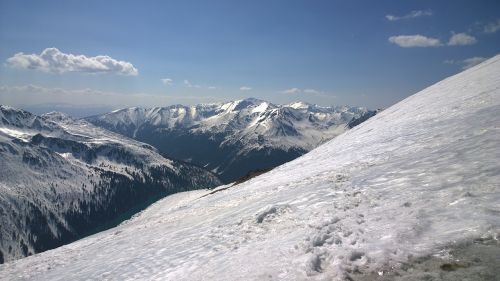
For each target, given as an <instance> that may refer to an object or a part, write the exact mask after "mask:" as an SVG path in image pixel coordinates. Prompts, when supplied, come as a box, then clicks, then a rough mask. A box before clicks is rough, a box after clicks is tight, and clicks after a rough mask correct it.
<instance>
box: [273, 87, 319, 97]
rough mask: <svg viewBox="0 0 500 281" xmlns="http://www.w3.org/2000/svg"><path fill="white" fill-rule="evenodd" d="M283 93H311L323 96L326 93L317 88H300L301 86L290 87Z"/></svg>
mask: <svg viewBox="0 0 500 281" xmlns="http://www.w3.org/2000/svg"><path fill="white" fill-rule="evenodd" d="M281 93H283V94H309V95H318V96H323V95H325V93H324V92H321V91H318V90H315V89H299V88H290V89H286V90H283V91H281Z"/></svg>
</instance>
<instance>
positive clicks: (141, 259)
mask: <svg viewBox="0 0 500 281" xmlns="http://www.w3.org/2000/svg"><path fill="white" fill-rule="evenodd" d="M499 73H500V56H496V57H494V58H492V59H490V60H488V61H486V62H484V63H482V64H480V65H478V66H476V67H473V68H471V69H469V70H466V71H464V72H463V73H460V74H458V75H455V76H453V77H450V78H448V79H445V80H443V81H441V82H439V83H437V84H435V85H433V86H431V87H429V88H427V89H425V90H423V91H421V92H419V93H417V94H415V95H413V96H411V97H409V98H407V99H405V100H403V101H401V102H400V103H398V104H396V105H394V106H392V107H390V108H389V109H386V110H385V111H383V112H381V113H379V114H377V115H376V116H375V117H373V118H371V119H370V120H368V121H366V122H365V123H363V124H362V125H359V126H357V127H355V128H354V129H352V130H349V131H347V132H346V133H344V134H342V135H341V136H339V137H337V138H335V139H333V140H332V141H330V142H328V143H326V144H324V145H322V146H320V147H318V148H317V149H315V150H313V151H311V152H310V153H308V154H306V155H304V156H302V157H300V158H298V159H296V160H294V161H292V162H289V163H287V164H285V165H282V166H280V167H278V168H275V169H274V170H272V171H270V172H268V173H266V174H263V175H261V176H259V177H256V178H253V179H251V180H250V181H247V182H245V183H243V184H240V185H237V186H234V187H230V188H228V189H226V190H222V191H220V192H217V193H213V194H208V191H193V192H187V193H182V194H176V195H173V196H169V197H167V198H165V199H163V200H161V201H159V202H157V203H155V204H154V205H153V206H151V207H150V208H148V209H147V210H145V211H144V212H142V213H141V214H139V215H137V216H136V217H134V218H133V219H131V220H130V221H128V222H126V223H124V224H122V225H120V226H118V227H116V228H114V229H110V230H108V231H105V232H102V233H99V234H96V235H94V236H91V237H88V238H86V239H82V240H80V241H77V242H76V243H72V244H70V245H67V246H64V247H61V248H58V249H56V250H53V251H48V252H45V253H42V254H40V255H36V256H33V257H28V258H25V259H22V260H18V261H15V262H12V263H8V264H5V265H3V266H1V267H0V272H1V274H0V276H1V277H0V278H3V279H5V280H24V279H28V280H30V279H36V280H87V279H91V280H104V279H105V280H138V279H140V280H304V279H311V280H358V279H362V278H364V277H365V276H368V275H369V274H371V273H372V272H374V276H378V275H379V274H378V273H380V274H383V275H385V274H388V273H389V274H390V272H391V271H394V270H397V269H398V268H403V269H404V268H405V267H406V268H407V266H406V265H405V262H407V261H409V260H412V259H415V258H416V257H421V256H429V255H431V256H432V255H436V257H434V258H436V259H438V260H443V261H448V260H450V259H452V258H453V257H449V256H448V255H447V253H448V250H449V249H452V248H453V247H455V246H456V245H459V244H461V243H466V242H469V241H473V239H476V240H475V241H490V242H488V243H492V245H498V238H499V235H500V216H499V215H498V214H499V213H500V185H499V183H500V163H499V160H498V159H500V150H499V149H498V147H499V146H500V128H499V124H500V114H499V113H500V76H499V75H498V74H499ZM469 245H472V244H469ZM497 257H498V255H497ZM483 258H485V257H483V256H480V259H474V260H473V261H471V264H465V265H463V264H460V263H459V264H458V265H455V268H456V269H457V271H456V272H458V273H459V274H462V273H464V272H467V271H466V270H467V269H469V268H473V267H474V264H473V263H477V262H480V261H481V260H483ZM452 261H453V262H459V261H454V260H453V259H452ZM453 266H454V265H453V264H450V265H445V266H444V267H441V268H442V269H443V270H441V272H438V273H434V272H427V273H425V272H422V274H424V275H422V276H420V279H422V278H423V279H422V280H435V279H436V278H438V277H439V276H441V275H437V276H434V277H433V275H432V274H455V273H454V272H453V270H455V269H454V267H453ZM436 267H437V269H438V270H440V269H439V265H437V266H436ZM403 269H402V270H403ZM448 269H449V270H448ZM489 270H492V268H491V267H481V271H480V272H479V274H478V275H476V276H475V277H476V278H470V279H469V280H476V279H480V280H487V279H481V278H483V277H485V276H486V278H487V277H488V276H489V278H490V279H489V280H493V278H495V277H494V275H486V274H488V271H489ZM493 270H494V268H493ZM408 274H410V273H408ZM462 277H463V276H462ZM433 278H434V279H433ZM458 278H460V277H458ZM458 278H456V279H458ZM420 279H419V280H420ZM363 280H372V279H370V278H369V279H363ZM405 280H414V279H411V278H410V279H405ZM451 280H453V279H451Z"/></svg>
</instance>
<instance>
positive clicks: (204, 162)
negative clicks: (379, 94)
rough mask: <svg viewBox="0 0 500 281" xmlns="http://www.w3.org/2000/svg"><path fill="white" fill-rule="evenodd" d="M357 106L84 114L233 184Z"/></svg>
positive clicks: (250, 102)
mask: <svg viewBox="0 0 500 281" xmlns="http://www.w3.org/2000/svg"><path fill="white" fill-rule="evenodd" d="M369 112H371V113H372V115H374V113H375V111H368V110H367V109H366V108H363V107H349V106H337V107H321V106H318V105H312V104H307V103H304V102H295V103H291V104H287V105H276V104H272V103H270V102H267V101H264V100H259V99H254V98H248V99H244V100H237V101H231V102H226V103H213V104H199V105H194V106H184V105H173V106H168V107H154V108H139V107H132V108H125V109H121V110H116V111H113V112H110V113H107V114H102V115H97V116H92V117H88V118H85V120H86V121H88V122H90V123H93V124H94V125H96V126H100V127H102V128H105V129H107V130H110V131H114V132H116V133H120V134H123V135H125V136H128V137H130V138H134V139H136V140H138V141H141V142H145V143H148V144H151V145H152V146H154V147H156V148H157V149H158V150H159V151H160V152H161V153H162V154H164V155H167V156H168V157H171V158H174V159H180V160H182V161H187V162H190V163H193V164H196V165H198V166H201V167H204V168H206V169H208V170H211V171H213V172H214V173H216V174H217V175H218V176H219V177H220V178H221V179H222V180H223V181H224V182H233V181H235V180H237V179H238V178H240V177H242V176H244V175H246V174H247V173H249V172H251V171H253V170H262V169H269V168H273V167H276V166H279V165H281V164H283V163H285V162H288V161H290V160H292V159H295V158H297V157H298V156H300V155H303V154H305V153H307V152H308V151H310V150H312V149H314V148H315V147H317V146H318V145H320V144H322V143H324V142H326V141H328V140H330V139H332V138H334V137H335V136H337V135H340V134H341V133H343V132H344V131H346V130H347V129H349V127H350V126H348V123H349V122H353V120H358V123H361V122H360V121H361V120H360V117H362V116H363V117H364V118H365V119H367V118H369V117H371V116H368V115H367V114H366V113H369Z"/></svg>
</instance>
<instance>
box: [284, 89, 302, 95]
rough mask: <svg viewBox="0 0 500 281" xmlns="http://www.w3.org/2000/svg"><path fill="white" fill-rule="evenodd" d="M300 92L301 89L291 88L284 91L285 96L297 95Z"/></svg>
mask: <svg viewBox="0 0 500 281" xmlns="http://www.w3.org/2000/svg"><path fill="white" fill-rule="evenodd" d="M300 92H301V90H300V89H299V88H290V89H286V90H284V91H283V94H297V93H300Z"/></svg>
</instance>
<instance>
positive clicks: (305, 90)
mask: <svg viewBox="0 0 500 281" xmlns="http://www.w3.org/2000/svg"><path fill="white" fill-rule="evenodd" d="M304 93H306V94H315V95H317V94H321V92H320V91H317V90H314V89H304Z"/></svg>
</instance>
